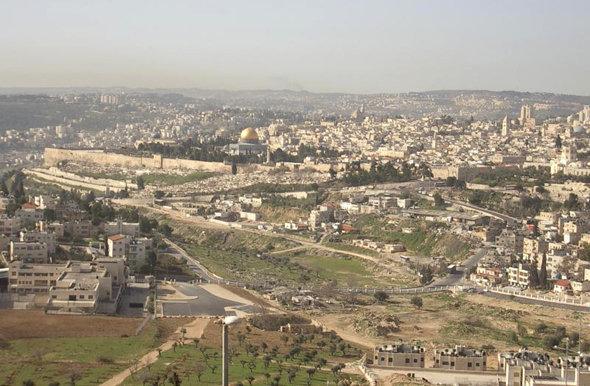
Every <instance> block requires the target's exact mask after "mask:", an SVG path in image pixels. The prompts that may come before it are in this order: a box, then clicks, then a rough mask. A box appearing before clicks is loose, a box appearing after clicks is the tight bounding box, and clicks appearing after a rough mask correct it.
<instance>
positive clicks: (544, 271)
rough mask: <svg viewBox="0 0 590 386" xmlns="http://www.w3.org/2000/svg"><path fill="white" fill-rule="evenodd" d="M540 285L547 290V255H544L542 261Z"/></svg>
mask: <svg viewBox="0 0 590 386" xmlns="http://www.w3.org/2000/svg"><path fill="white" fill-rule="evenodd" d="M539 285H540V286H541V287H542V288H545V289H547V254H546V253H543V259H542V260H541V273H540V274H539Z"/></svg>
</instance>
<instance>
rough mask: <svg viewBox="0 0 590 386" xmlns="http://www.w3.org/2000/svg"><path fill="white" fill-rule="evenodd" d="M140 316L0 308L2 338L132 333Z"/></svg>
mask: <svg viewBox="0 0 590 386" xmlns="http://www.w3.org/2000/svg"><path fill="white" fill-rule="evenodd" d="M140 323H141V319H138V318H119V317H109V316H91V315H88V316H78V315H46V314H45V313H44V312H43V311H24V310H0V337H1V338H5V339H25V338H89V337H100V336H121V335H129V336H131V335H133V334H135V330H136V329H137V327H138V326H139V324H140Z"/></svg>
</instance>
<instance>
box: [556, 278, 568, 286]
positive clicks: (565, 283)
mask: <svg viewBox="0 0 590 386" xmlns="http://www.w3.org/2000/svg"><path fill="white" fill-rule="evenodd" d="M555 285H558V286H560V287H569V285H570V281H569V280H564V279H561V280H558V281H557V282H556V283H555Z"/></svg>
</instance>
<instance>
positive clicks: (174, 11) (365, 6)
mask: <svg viewBox="0 0 590 386" xmlns="http://www.w3.org/2000/svg"><path fill="white" fill-rule="evenodd" d="M589 17H590V0H552V1H549V0H512V1H507V0H506V1H504V0H464V1H460V0H429V1H427V0H407V1H397V0H390V1H374V0H362V1H361V0H358V1H347V0H340V1H322V0H315V1H299V0H291V1H287V0H273V1H252V0H250V1H248V0H235V1H224V0H216V1H200V0H192V1H175V0H161V1H150V0H141V1H139V0H138V1H130V0H117V1H115V0H112V1H109V0H102V1H94V0H72V1H61V0H52V1H48V0H0V87H18V86H26V87H37V86H39V87H45V86H47V87H58V86H101V87H102V86H130V87H198V88H209V89H262V88H271V89H283V88H289V89H294V90H300V89H305V90H309V91H315V92H355V93H378V92H406V91H424V90H434V89H491V90H518V91H549V92H559V93H572V94H583V95H590V77H589V75H590V23H589V22H588V18H589Z"/></svg>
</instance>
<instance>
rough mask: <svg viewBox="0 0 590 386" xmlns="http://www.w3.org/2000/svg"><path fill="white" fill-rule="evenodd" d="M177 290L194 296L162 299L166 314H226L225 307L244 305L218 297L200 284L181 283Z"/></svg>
mask: <svg viewBox="0 0 590 386" xmlns="http://www.w3.org/2000/svg"><path fill="white" fill-rule="evenodd" d="M175 288H176V290H177V291H178V292H180V293H182V294H183V295H186V296H189V297H193V298H187V299H182V298H180V299H178V301H166V300H162V306H163V310H164V315H165V316H225V315H226V314H227V313H226V311H225V307H236V306H243V305H245V304H244V303H239V302H235V301H231V300H227V299H223V298H220V297H217V296H215V295H213V294H212V293H210V292H209V291H207V290H205V289H204V288H202V287H200V286H195V285H192V284H185V283H180V284H179V285H177V286H176V287H175Z"/></svg>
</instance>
